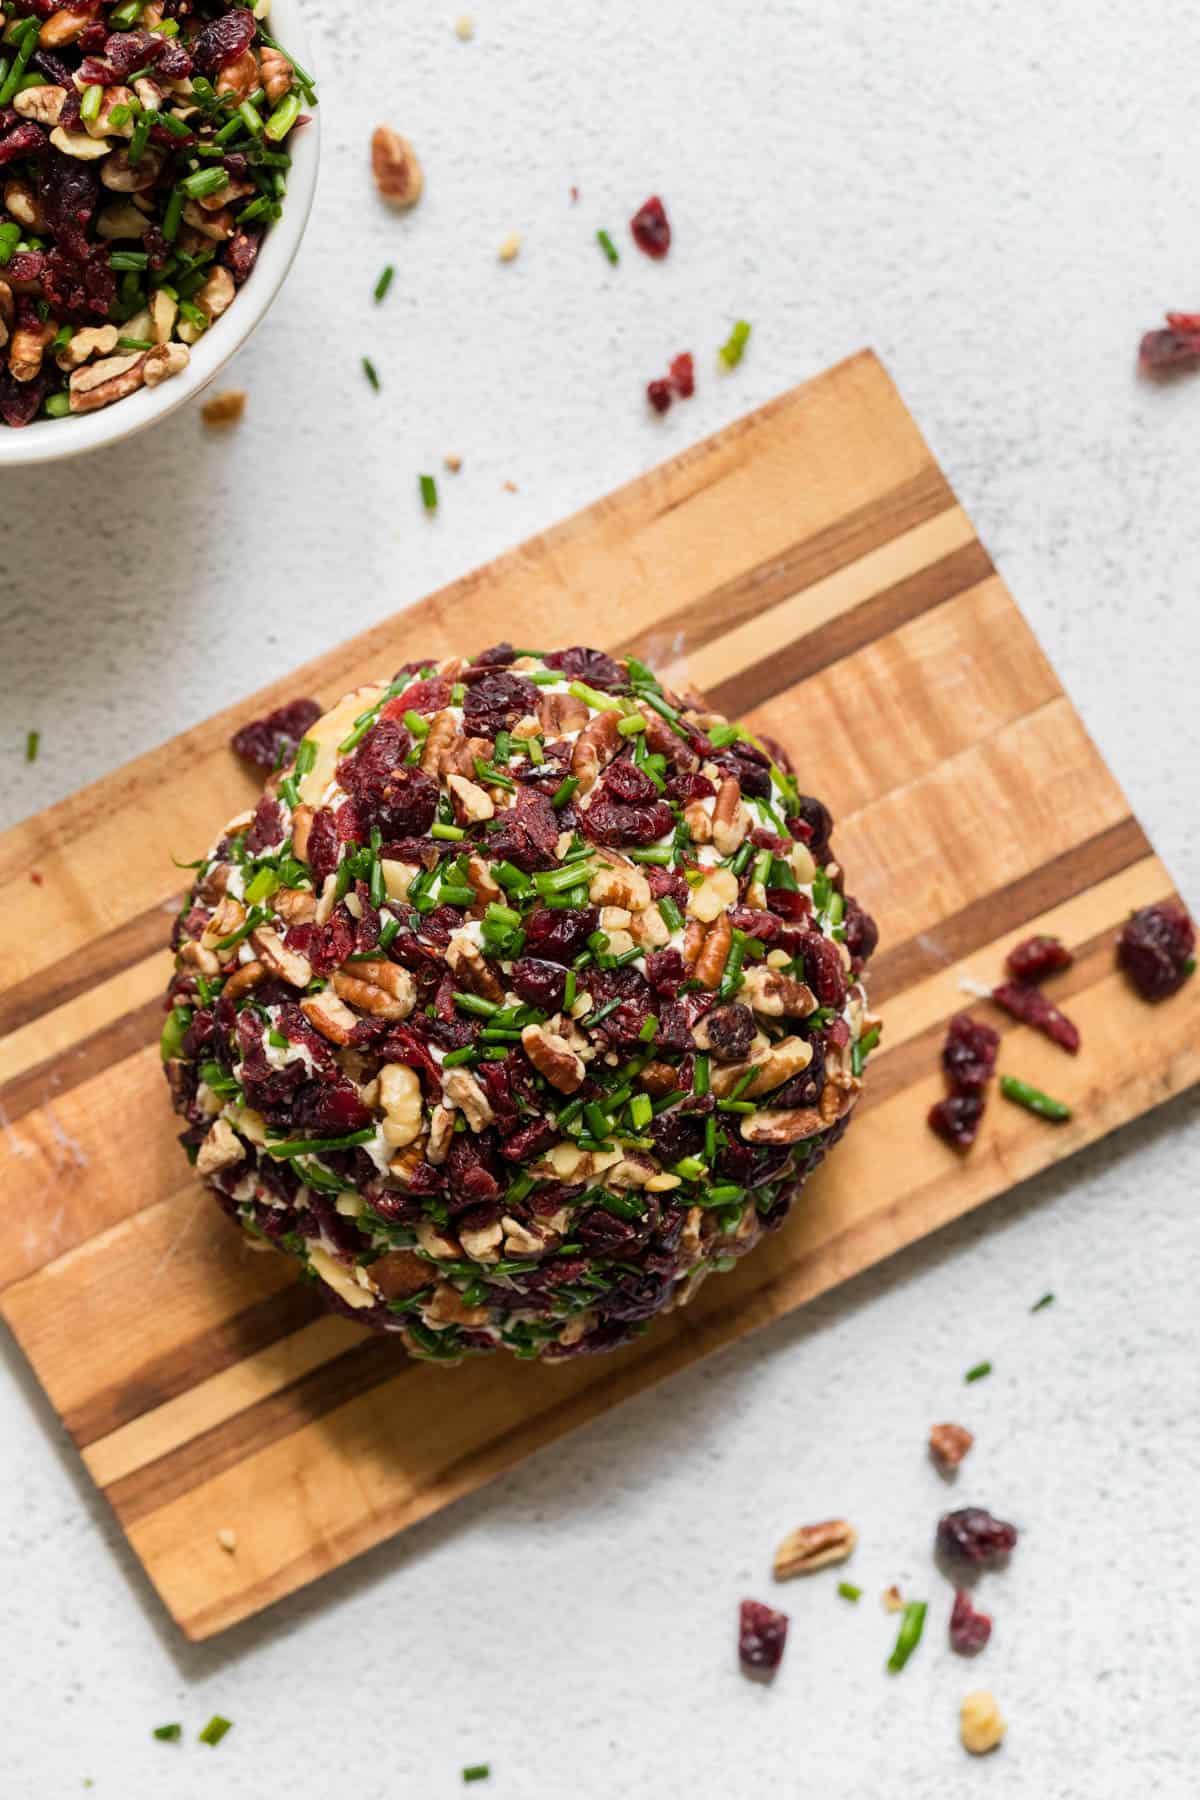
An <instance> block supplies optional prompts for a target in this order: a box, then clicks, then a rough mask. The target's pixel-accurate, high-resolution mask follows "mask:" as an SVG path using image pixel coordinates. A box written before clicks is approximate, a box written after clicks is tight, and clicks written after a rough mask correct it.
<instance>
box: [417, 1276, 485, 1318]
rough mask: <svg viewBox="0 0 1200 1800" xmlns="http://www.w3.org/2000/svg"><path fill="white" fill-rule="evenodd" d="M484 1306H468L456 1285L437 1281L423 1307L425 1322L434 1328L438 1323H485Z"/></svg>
mask: <svg viewBox="0 0 1200 1800" xmlns="http://www.w3.org/2000/svg"><path fill="white" fill-rule="evenodd" d="M487 1316H488V1309H487V1307H486V1306H468V1305H467V1304H466V1302H465V1301H464V1300H463V1297H462V1295H461V1294H460V1293H459V1291H458V1289H457V1288H456V1287H452V1286H451V1285H450V1283H449V1282H448V1281H439V1282H438V1285H437V1286H436V1287H435V1288H434V1290H433V1298H432V1299H431V1300H430V1302H429V1305H428V1306H427V1307H425V1309H424V1317H425V1323H426V1324H427V1325H432V1326H433V1327H434V1328H435V1329H436V1328H437V1327H438V1326H440V1325H467V1326H472V1325H486V1324H487Z"/></svg>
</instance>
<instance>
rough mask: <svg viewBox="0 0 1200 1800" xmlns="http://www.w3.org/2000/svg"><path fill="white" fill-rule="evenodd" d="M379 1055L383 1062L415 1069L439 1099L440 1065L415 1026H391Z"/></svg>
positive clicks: (440, 1084)
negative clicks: (426, 1080)
mask: <svg viewBox="0 0 1200 1800" xmlns="http://www.w3.org/2000/svg"><path fill="white" fill-rule="evenodd" d="M379 1055H380V1056H382V1057H383V1059H384V1061H385V1062H398V1063H407V1065H408V1067H409V1068H410V1069H416V1070H417V1071H418V1072H419V1073H420V1074H422V1075H424V1076H425V1077H426V1078H427V1079H428V1081H429V1083H430V1091H431V1092H432V1093H433V1094H435V1095H436V1096H437V1097H438V1099H440V1098H441V1093H442V1069H441V1064H440V1063H439V1062H438V1060H437V1058H436V1057H435V1056H434V1055H433V1054H432V1052H431V1051H430V1048H429V1046H428V1044H426V1043H425V1041H424V1040H423V1038H422V1037H421V1036H420V1033H419V1030H418V1028H417V1026H416V1025H415V1024H408V1025H393V1026H392V1028H391V1030H390V1031H389V1032H388V1034H387V1037H386V1038H385V1039H384V1041H383V1043H382V1044H381V1045H380V1046H379Z"/></svg>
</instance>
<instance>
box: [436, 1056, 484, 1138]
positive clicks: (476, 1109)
mask: <svg viewBox="0 0 1200 1800" xmlns="http://www.w3.org/2000/svg"><path fill="white" fill-rule="evenodd" d="M442 1094H443V1096H444V1098H445V1100H446V1102H447V1104H448V1105H450V1106H452V1107H460V1108H461V1109H462V1111H463V1113H464V1114H465V1115H466V1120H467V1124H468V1125H469V1126H470V1127H471V1130H472V1131H482V1130H483V1129H484V1127H485V1126H487V1125H490V1124H492V1122H493V1120H494V1119H495V1117H496V1115H495V1113H494V1112H493V1111H492V1108H491V1102H490V1101H489V1100H488V1097H487V1095H486V1094H485V1093H484V1091H483V1089H482V1088H481V1087H480V1085H479V1083H478V1081H476V1079H475V1077H474V1075H472V1073H471V1071H470V1069H450V1070H448V1071H447V1072H446V1073H445V1074H444V1075H443V1076H442Z"/></svg>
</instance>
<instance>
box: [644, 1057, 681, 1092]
mask: <svg viewBox="0 0 1200 1800" xmlns="http://www.w3.org/2000/svg"><path fill="white" fill-rule="evenodd" d="M638 1081H639V1083H640V1084H641V1086H642V1087H644V1088H645V1090H646V1092H647V1093H648V1094H651V1095H653V1096H654V1097H655V1098H656V1099H661V1097H662V1095H663V1094H669V1093H671V1092H672V1091H673V1090H674V1088H675V1087H676V1086H677V1082H676V1071H675V1070H674V1069H673V1068H672V1067H671V1065H670V1063H663V1062H648V1063H647V1064H646V1066H645V1068H644V1069H643V1070H642V1072H641V1074H640V1075H639V1076H638Z"/></svg>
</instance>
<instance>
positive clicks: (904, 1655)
mask: <svg viewBox="0 0 1200 1800" xmlns="http://www.w3.org/2000/svg"><path fill="white" fill-rule="evenodd" d="M928 1610H929V1609H928V1607H927V1605H926V1603H925V1601H924V1600H910V1601H909V1603H908V1605H907V1606H906V1607H905V1609H904V1617H903V1618H902V1619H901V1621H900V1633H899V1636H898V1637H897V1639H896V1648H895V1649H894V1650H893V1651H892V1654H891V1655H890V1656H889V1657H888V1663H887V1666H888V1669H889V1670H890V1671H891V1673H892V1674H893V1675H898V1674H899V1673H900V1671H901V1669H902V1668H903V1667H904V1665H905V1663H906V1662H907V1661H908V1659H909V1657H910V1656H911V1655H912V1653H913V1651H914V1650H915V1649H916V1647H917V1645H918V1644H919V1643H920V1641H921V1633H922V1632H923V1631H924V1629H925V1614H926V1612H927V1611H928Z"/></svg>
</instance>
